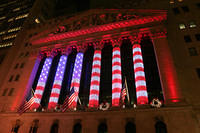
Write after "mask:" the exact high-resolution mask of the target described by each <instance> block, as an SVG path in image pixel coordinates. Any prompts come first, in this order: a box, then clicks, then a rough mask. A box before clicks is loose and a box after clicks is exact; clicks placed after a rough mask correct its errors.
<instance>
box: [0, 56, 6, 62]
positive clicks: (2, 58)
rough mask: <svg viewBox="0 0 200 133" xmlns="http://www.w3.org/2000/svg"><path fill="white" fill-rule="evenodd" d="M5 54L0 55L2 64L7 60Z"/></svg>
mask: <svg viewBox="0 0 200 133" xmlns="http://www.w3.org/2000/svg"><path fill="white" fill-rule="evenodd" d="M5 56H6V55H5V54H3V55H0V64H1V63H2V62H3V60H4V58H5Z"/></svg>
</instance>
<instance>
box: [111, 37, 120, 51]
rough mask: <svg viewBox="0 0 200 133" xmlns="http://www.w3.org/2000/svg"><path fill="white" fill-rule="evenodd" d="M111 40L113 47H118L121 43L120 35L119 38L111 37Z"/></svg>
mask: <svg viewBox="0 0 200 133" xmlns="http://www.w3.org/2000/svg"><path fill="white" fill-rule="evenodd" d="M111 42H112V46H113V48H114V47H120V46H121V45H122V38H121V37H120V38H114V39H111Z"/></svg>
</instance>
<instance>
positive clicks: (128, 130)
mask: <svg viewBox="0 0 200 133" xmlns="http://www.w3.org/2000/svg"><path fill="white" fill-rule="evenodd" d="M125 133H136V127H135V124H134V123H132V122H128V123H127V124H126V126H125Z"/></svg>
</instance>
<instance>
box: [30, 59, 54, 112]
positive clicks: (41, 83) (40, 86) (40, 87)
mask: <svg viewBox="0 0 200 133" xmlns="http://www.w3.org/2000/svg"><path fill="white" fill-rule="evenodd" d="M51 64H52V58H51V57H47V58H46V59H45V62H44V65H43V67H42V72H41V74H40V77H39V80H38V83H37V86H36V90H35V93H34V97H35V98H34V102H33V105H32V106H31V108H32V109H35V108H38V107H39V106H40V102H41V99H42V95H43V93H44V88H45V85H46V81H47V78H48V74H49V71H50V67H51Z"/></svg>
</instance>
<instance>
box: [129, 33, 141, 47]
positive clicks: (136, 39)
mask: <svg viewBox="0 0 200 133" xmlns="http://www.w3.org/2000/svg"><path fill="white" fill-rule="evenodd" d="M141 39H142V34H141V33H138V34H135V35H133V36H130V40H131V43H132V44H133V45H134V44H140V43H141Z"/></svg>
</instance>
